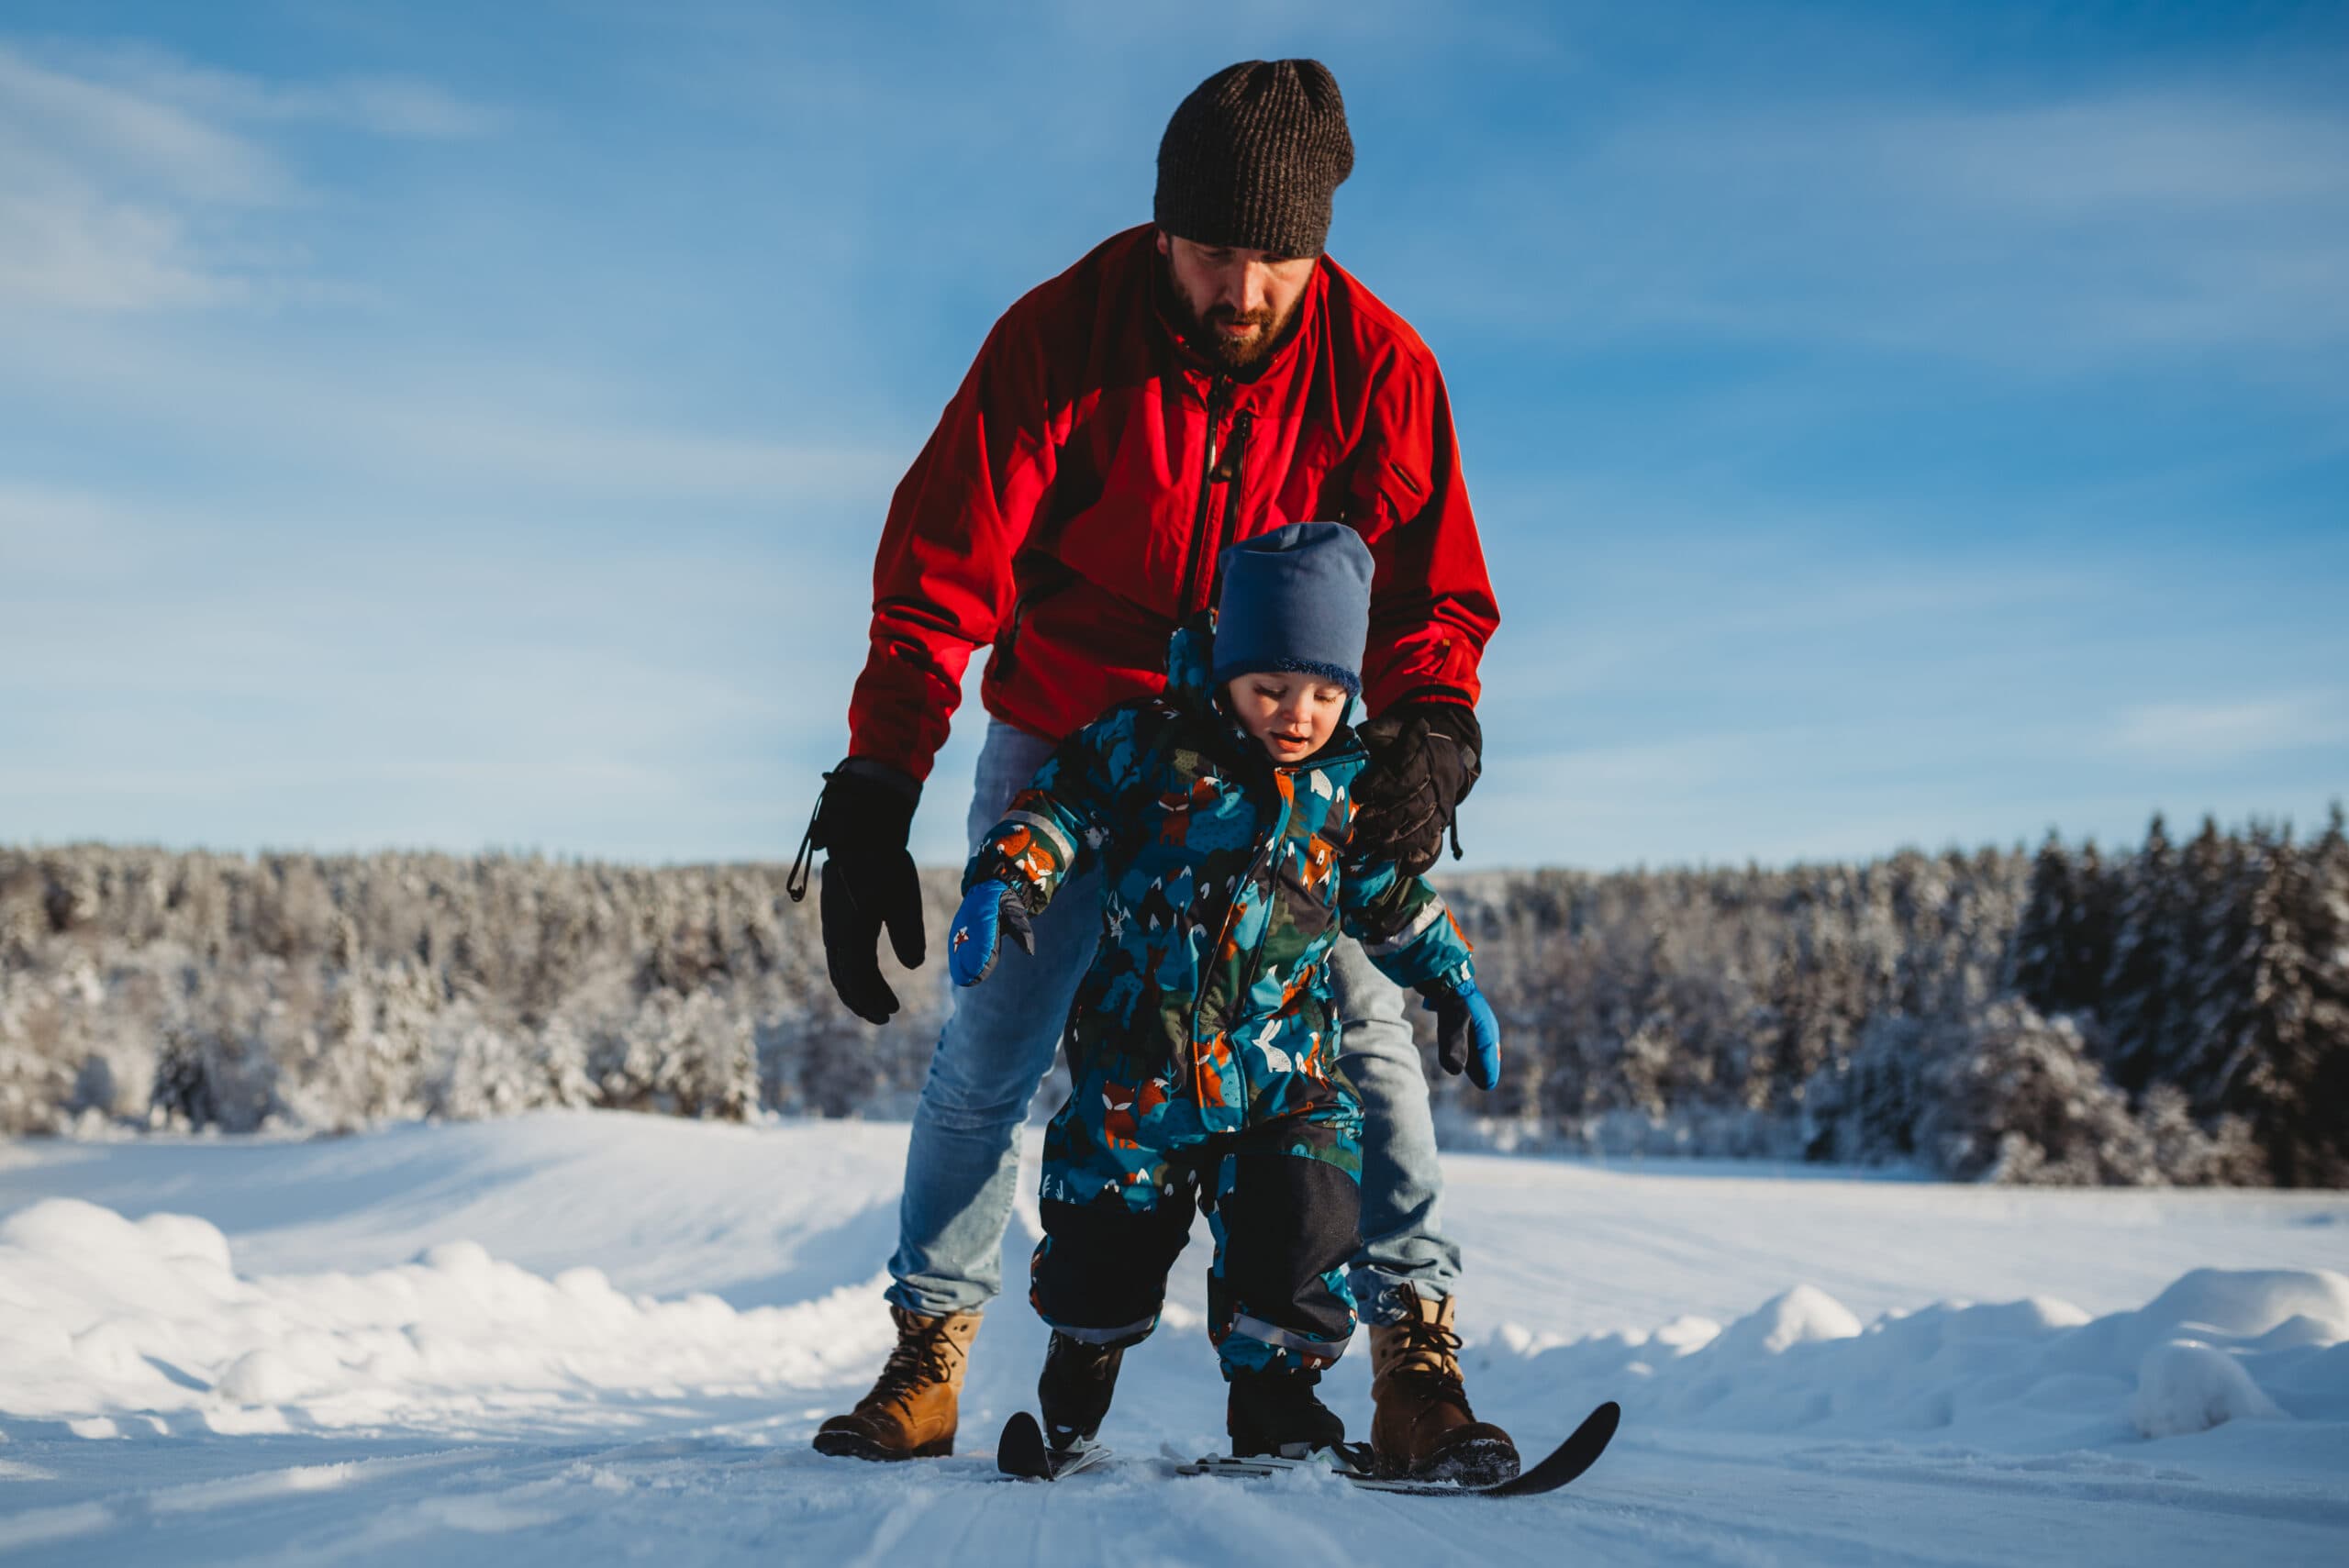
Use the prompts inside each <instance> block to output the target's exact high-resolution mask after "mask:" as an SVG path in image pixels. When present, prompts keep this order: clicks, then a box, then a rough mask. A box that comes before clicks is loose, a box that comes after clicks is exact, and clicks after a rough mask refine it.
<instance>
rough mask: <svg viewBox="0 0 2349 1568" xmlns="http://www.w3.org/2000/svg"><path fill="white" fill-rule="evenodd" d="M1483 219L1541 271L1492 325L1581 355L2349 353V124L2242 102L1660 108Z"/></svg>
mask: <svg viewBox="0 0 2349 1568" xmlns="http://www.w3.org/2000/svg"><path fill="white" fill-rule="evenodd" d="M1480 206H1481V208H1482V209H1483V211H1484V213H1485V215H1486V218H1487V220H1488V221H1489V222H1490V223H1491V224H1493V225H1496V226H1498V227H1500V228H1504V229H1506V230H1508V231H1512V232H1515V233H1517V234H1519V235H1520V237H1521V238H1522V239H1523V241H1524V243H1525V245H1526V246H1527V247H1528V248H1529V249H1530V250H1532V251H1534V252H1536V253H1542V254H1544V255H1547V256H1550V257H1552V258H1553V260H1554V265H1553V266H1549V267H1545V268H1543V269H1542V278H1541V288H1540V290H1539V292H1538V293H1537V292H1533V291H1530V290H1511V289H1508V288H1507V287H1506V286H1504V287H1503V288H1502V289H1501V290H1500V291H1498V292H1497V293H1486V295H1484V296H1483V298H1484V304H1485V306H1486V308H1487V309H1488V310H1498V311H1500V312H1502V313H1504V314H1507V315H1508V316H1511V317H1516V318H1518V319H1520V320H1523V319H1532V320H1547V321H1549V322H1551V323H1553V324H1554V325H1557V326H1559V327H1563V328H1566V329H1568V330H1571V331H1572V332H1574V333H1575V334H1577V335H1594V334H1596V335H1606V336H1611V335H1617V334H1620V333H1621V332H1623V331H1626V330H1654V329H1656V328H1666V329H1672V330H1686V331H1688V332H1692V333H1698V334H1703V335H1706V336H1708V337H1712V338H1718V337H1720V335H1724V334H1727V335H1733V336H1735V337H1743V338H1747V339H1766V340H1782V341H1807V342H1813V343H1816V342H1820V341H1831V342H1838V343H1843V344H1857V345H1860V346H1865V347H1870V348H1876V349H1884V350H1901V351H1917V352H1932V353H1935V354H1941V355H1947V356H1954V357H1958V358H1964V359H1969V360H1985V361H1997V362H2000V363H2003V364H2007V365H2010V366H2021V367H2041V368H2049V369H2058V370H2071V369H2076V368H2079V367H2081V366H2083V365H2089V364H2105V363H2109V362H2111V361H2113V360H2114V359H2115V358H2116V357H2123V358H2125V357H2128V356H2134V355H2143V354H2145V353H2153V352H2167V351H2195V352H2203V351H2210V350H2221V351H2242V352H2247V353H2273V352H2277V351H2289V352H2295V353H2301V352H2318V353H2327V354H2330V353H2337V352H2338V350H2340V349H2341V347H2342V346H2343V344H2345V343H2349V290H2343V288H2342V287H2341V286H2340V280H2341V279H2342V277H2343V275H2344V274H2349V114H2344V113H2343V112H2342V111H2341V110H2340V109H2339V108H2338V107H2337V106H2321V105H2310V104H2294V103H2291V102H2288V101H2268V100H2266V99H2263V98H2262V97H2260V96H2259V95H2256V94H2254V93H2252V92H2250V91H2248V90H2246V91H2243V92H2241V93H2229V92H2221V91H2216V90H2211V89H2208V88H2200V87H2198V88H2197V89H2196V90H2193V91H2185V90H2179V91H2174V92H2165V91H2153V90H2143V89H2132V90H2128V91H2108V92H2106V93H2104V94H2102V95H2083V96H2077V97H2071V98H2065V99H2057V100H2050V101H2043V102H2040V103H2036V104H2023V105H2011V104H2008V105H1998V106H1963V105H1946V104H1945V105H1942V106H1886V105H1882V104H1877V103H1873V102H1867V101H1859V100H1845V101H1842V102H1840V103H1839V102H1832V101H1830V102H1825V103H1821V102H1818V101H1816V100H1811V101H1805V102H1803V103H1801V104H1799V105H1787V104H1770V103H1747V104H1744V105H1741V106H1730V107H1727V108H1722V107H1716V106H1698V107H1691V106H1671V107H1670V108H1669V109H1668V111H1658V112H1653V113H1651V114H1649V115H1646V116H1643V117H1642V118H1640V119H1638V120H1635V121H1632V122H1631V123H1628V124H1626V125H1624V126H1623V127H1622V128H1620V129H1619V130H1617V131H1615V132H1614V133H1612V134H1610V135H1607V136H1605V137H1604V138H1602V139H1598V140H1596V141H1595V142H1594V143H1593V144H1592V146H1591V147H1590V148H1589V150H1587V151H1586V153H1584V154H1583V155H1582V156H1581V157H1579V158H1574V159H1569V160H1567V161H1564V163H1563V164H1560V163H1556V162H1551V163H1545V164H1544V165H1543V166H1542V167H1539V168H1525V167H1520V168H1517V169H1515V170H1514V171H1505V172H1501V173H1499V174H1497V175H1496V176H1494V177H1493V178H1492V180H1491V181H1490V183H1488V185H1487V187H1486V189H1485V191H1484V192H1483V194H1482V198H1481V201H1480ZM1591 211H1603V212H1605V213H1607V214H1608V215H1609V223H1608V227H1607V228H1606V230H1605V232H1604V234H1603V235H1597V234H1592V233H1587V232H1583V231H1580V230H1579V229H1576V230H1575V232H1574V233H1573V234H1572V236H1571V239H1569V237H1568V235H1567V232H1566V231H1567V229H1569V228H1573V227H1574V226H1575V224H1576V223H1577V222H1578V221H1579V220H1580V218H1581V217H1582V215H1584V214H1586V213H1588V212H1591Z"/></svg>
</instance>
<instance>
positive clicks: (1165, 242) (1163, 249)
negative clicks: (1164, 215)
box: [1158, 228, 1175, 256]
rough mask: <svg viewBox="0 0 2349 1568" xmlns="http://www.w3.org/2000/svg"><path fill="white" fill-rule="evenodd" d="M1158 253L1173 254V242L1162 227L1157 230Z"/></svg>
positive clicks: (1163, 254)
mask: <svg viewBox="0 0 2349 1568" xmlns="http://www.w3.org/2000/svg"><path fill="white" fill-rule="evenodd" d="M1158 253H1159V254H1160V255H1162V256H1172V255H1173V254H1175V242H1174V241H1173V240H1171V239H1168V238H1167V237H1166V230H1164V229H1163V228H1162V229H1160V230H1158Z"/></svg>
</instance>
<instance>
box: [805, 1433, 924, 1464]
mask: <svg viewBox="0 0 2349 1568" xmlns="http://www.w3.org/2000/svg"><path fill="white" fill-rule="evenodd" d="M816 1451H817V1452H818V1453H824V1454H829V1455H831V1457H832V1458H834V1459H863V1460H870V1461H872V1462H874V1463H875V1464H895V1463H897V1462H901V1461H904V1460H908V1459H952V1457H953V1456H954V1440H953V1439H952V1438H951V1437H946V1438H933V1439H931V1440H930V1441H928V1442H926V1443H923V1444H922V1445H921V1446H920V1447H918V1448H912V1449H902V1448H891V1447H889V1446H888V1445H887V1444H886V1443H878V1442H874V1440H872V1439H871V1438H868V1437H866V1436H864V1435H863V1433H861V1432H818V1433H817V1434H816Z"/></svg>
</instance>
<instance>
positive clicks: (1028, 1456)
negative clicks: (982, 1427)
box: [995, 1410, 1109, 1481]
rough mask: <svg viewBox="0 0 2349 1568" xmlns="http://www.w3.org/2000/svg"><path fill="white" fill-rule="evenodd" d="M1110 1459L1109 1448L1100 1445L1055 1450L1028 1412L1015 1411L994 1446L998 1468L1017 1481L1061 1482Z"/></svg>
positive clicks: (1089, 1444)
mask: <svg viewBox="0 0 2349 1568" xmlns="http://www.w3.org/2000/svg"><path fill="white" fill-rule="evenodd" d="M1108 1457H1109V1451H1108V1449H1107V1448H1106V1447H1104V1446H1103V1445H1101V1444H1100V1443H1085V1444H1083V1445H1082V1446H1080V1447H1077V1448H1069V1449H1054V1448H1052V1446H1051V1445H1050V1444H1048V1443H1046V1442H1045V1441H1044V1429H1043V1428H1042V1427H1041V1426H1039V1425H1038V1424H1037V1421H1036V1418H1035V1417H1033V1416H1031V1415H1030V1414H1029V1413H1028V1412H1027V1411H1025V1410H1019V1411H1015V1412H1014V1413H1013V1415H1012V1418H1011V1419H1009V1420H1008V1421H1006V1422H1005V1423H1004V1424H1003V1436H1002V1437H1001V1438H999V1439H997V1440H996V1445H995V1467H996V1469H997V1470H999V1471H1001V1472H1002V1473H1004V1474H1005V1475H1006V1476H1008V1477H1009V1478H1010V1479H1012V1480H1014V1481H1058V1480H1059V1479H1060V1478H1061V1477H1063V1475H1074V1474H1075V1473H1077V1472H1078V1471H1080V1470H1090V1469H1092V1468H1093V1467H1094V1466H1095V1465H1097V1464H1099V1463H1101V1462H1104V1461H1105V1460H1107V1459H1108Z"/></svg>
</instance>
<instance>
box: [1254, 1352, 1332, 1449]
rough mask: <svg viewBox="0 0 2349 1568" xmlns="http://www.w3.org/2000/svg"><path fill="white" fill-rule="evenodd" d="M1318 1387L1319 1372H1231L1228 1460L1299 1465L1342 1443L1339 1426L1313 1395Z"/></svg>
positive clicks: (1289, 1369) (1284, 1369) (1291, 1369)
mask: <svg viewBox="0 0 2349 1568" xmlns="http://www.w3.org/2000/svg"><path fill="white" fill-rule="evenodd" d="M1320 1381H1321V1374H1320V1373H1319V1372H1318V1371H1314V1370H1310V1369H1307V1368H1295V1367H1273V1368H1270V1369H1268V1370H1266V1371H1264V1372H1237V1371H1235V1372H1233V1373H1231V1392H1230V1396H1229V1397H1228V1399H1227V1400H1226V1402H1225V1405H1224V1427H1225V1429H1227V1430H1228V1431H1230V1434H1231V1453H1232V1457H1233V1458H1235V1459H1246V1458H1248V1457H1249V1456H1250V1455H1252V1454H1275V1455H1278V1456H1279V1457H1281V1458H1284V1459H1303V1458H1304V1457H1305V1456H1306V1455H1307V1454H1308V1453H1311V1452H1312V1451H1314V1450H1315V1449H1317V1448H1336V1447H1338V1446H1339V1445H1340V1444H1341V1443H1343V1442H1344V1441H1345V1440H1346V1424H1345V1422H1343V1421H1341V1420H1340V1419H1339V1418H1338V1413H1337V1412H1336V1411H1335V1410H1332V1409H1330V1407H1328V1406H1327V1405H1324V1404H1322V1403H1321V1401H1320V1399H1319V1396H1316V1395H1315V1394H1314V1392H1313V1385H1315V1384H1317V1383H1319V1382H1320Z"/></svg>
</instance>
